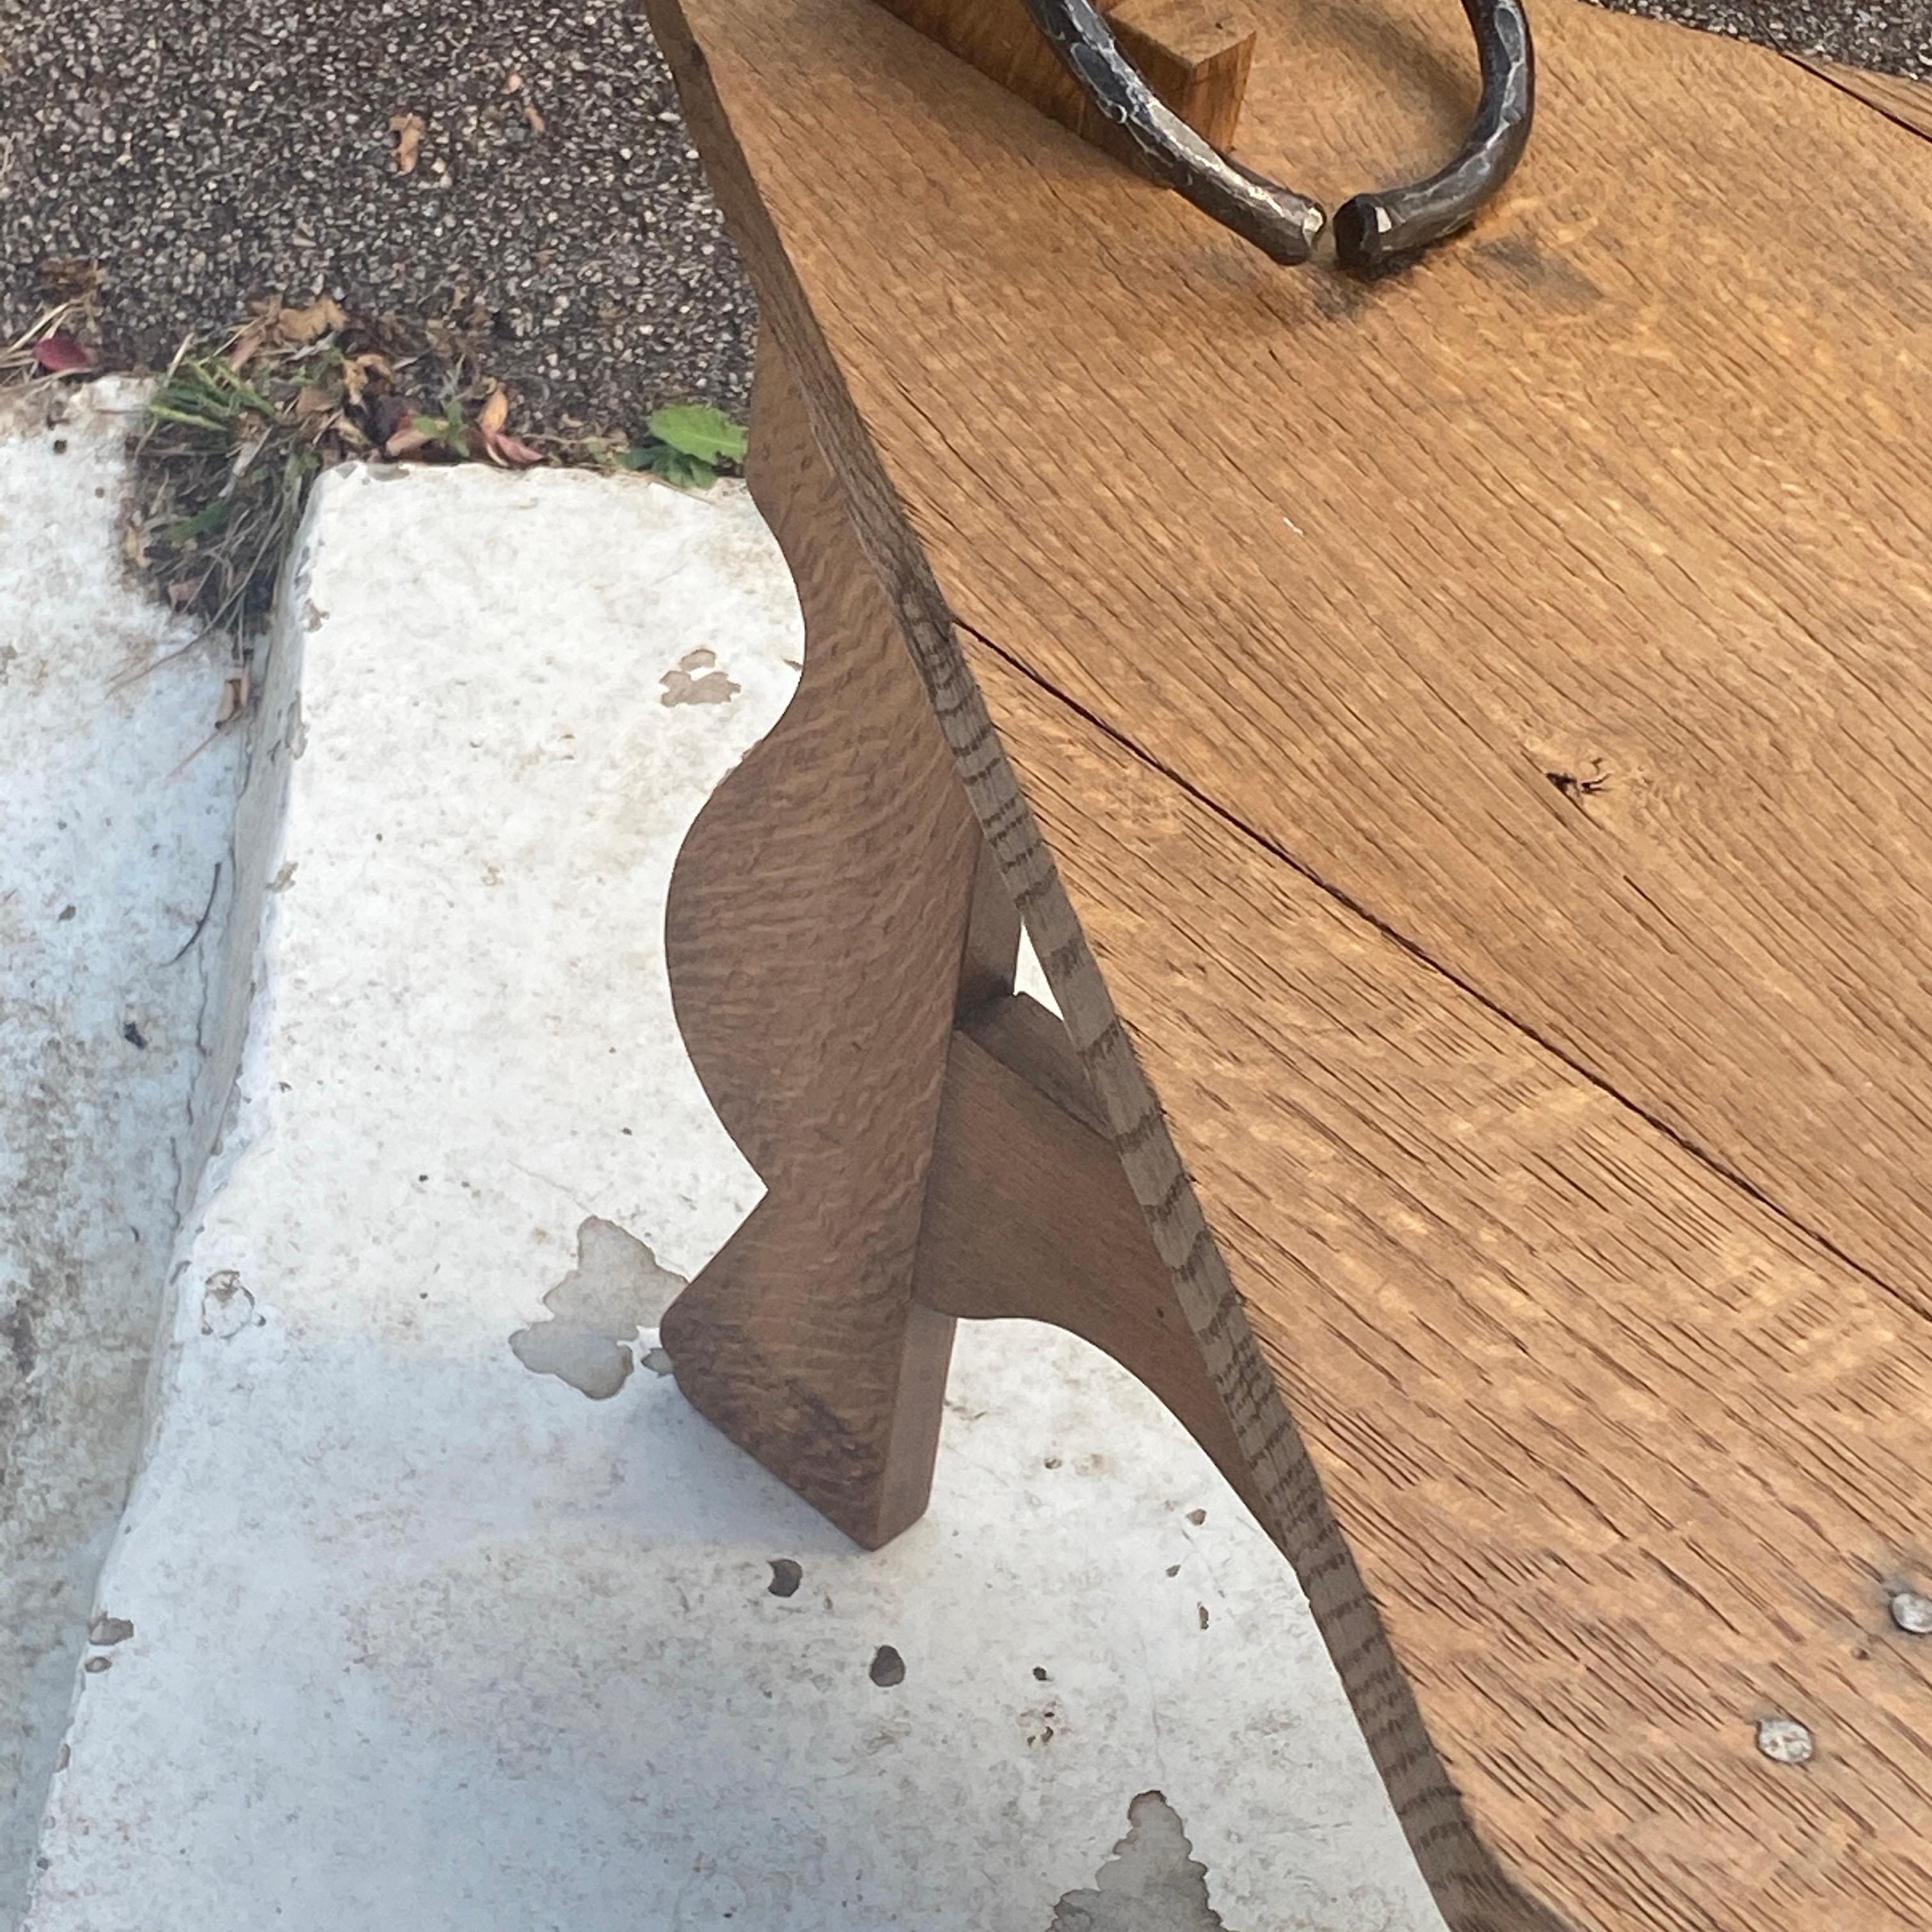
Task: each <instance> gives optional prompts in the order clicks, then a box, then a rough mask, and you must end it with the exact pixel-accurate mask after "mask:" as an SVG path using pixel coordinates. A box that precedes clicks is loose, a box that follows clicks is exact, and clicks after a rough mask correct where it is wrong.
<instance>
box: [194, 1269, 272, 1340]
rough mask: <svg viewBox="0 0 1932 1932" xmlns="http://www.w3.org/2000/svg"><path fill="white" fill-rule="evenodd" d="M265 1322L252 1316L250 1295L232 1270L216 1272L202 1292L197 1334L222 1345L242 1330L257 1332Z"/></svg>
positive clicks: (260, 1316) (253, 1300)
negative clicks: (254, 1329)
mask: <svg viewBox="0 0 1932 1932" xmlns="http://www.w3.org/2000/svg"><path fill="white" fill-rule="evenodd" d="M265 1320H266V1317H265V1316H262V1315H260V1314H258V1313H257V1312H256V1308H255V1298H254V1294H253V1293H252V1292H251V1291H250V1290H249V1289H246V1288H245V1287H243V1286H242V1277H240V1276H239V1274H236V1272H235V1271H234V1270H233V1268H217V1270H216V1271H214V1274H211V1275H210V1276H209V1277H208V1286H206V1287H205V1289H203V1290H202V1296H201V1332H202V1334H204V1335H214V1336H218V1337H220V1339H221V1340H223V1341H224V1342H226V1341H227V1340H229V1339H230V1338H231V1337H234V1336H236V1335H239V1334H241V1332H242V1330H243V1329H245V1328H260V1327H261V1326H262V1325H263V1322H264V1321H265Z"/></svg>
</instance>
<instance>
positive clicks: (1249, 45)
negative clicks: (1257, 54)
mask: <svg viewBox="0 0 1932 1932" xmlns="http://www.w3.org/2000/svg"><path fill="white" fill-rule="evenodd" d="M879 4H880V5H882V6H883V7H885V8H886V10H888V11H889V12H891V13H895V14H897V15H898V17H899V18H900V19H901V20H903V21H904V22H905V23H907V26H912V27H916V28H918V29H919V31H920V32H921V33H922V34H926V36H927V37H928V38H929V39H931V40H935V41H937V42H938V44H939V45H940V46H942V47H944V48H945V49H947V51H948V52H950V53H953V54H956V55H958V56H959V58H960V59H962V60H964V61H966V62H970V63H971V65H973V66H974V67H975V68H977V69H978V70H979V71H980V73H982V74H985V75H986V76H987V77H989V79H991V80H994V81H996V82H997V83H998V84H999V85H1000V86H1001V87H1003V88H1004V89H1007V92H1010V93H1011V94H1013V95H1016V96H1017V97H1018V98H1019V99H1020V100H1022V101H1025V102H1026V103H1027V104H1028V105H1029V106H1030V107H1036V108H1037V109H1038V110H1040V113H1043V114H1046V115H1050V116H1051V117H1052V118H1053V119H1054V120H1055V121H1058V122H1059V123H1060V124H1061V126H1062V127H1070V128H1071V129H1073V131H1074V132H1075V133H1077V134H1079V136H1081V138H1082V139H1084V140H1088V141H1095V142H1100V144H1101V145H1103V146H1106V147H1108V148H1109V149H1110V151H1111V150H1112V149H1113V148H1115V146H1116V145H1118V146H1119V147H1120V149H1121V152H1123V153H1127V152H1129V150H1127V148H1125V145H1124V143H1120V144H1117V143H1116V142H1115V137H1114V136H1113V135H1112V131H1111V130H1109V129H1108V127H1106V123H1105V121H1103V118H1102V117H1101V116H1100V114H1099V113H1097V111H1096V110H1095V109H1094V105H1093V104H1092V103H1091V101H1089V100H1088V98H1087V96H1086V94H1085V92H1084V91H1083V90H1082V89H1081V88H1080V87H1079V86H1078V85H1077V84H1076V83H1075V81H1074V80H1073V77H1072V76H1071V75H1070V74H1068V73H1067V70H1066V68H1064V67H1063V66H1062V65H1061V64H1060V62H1059V59H1058V57H1057V56H1056V55H1055V53H1054V51H1053V49H1052V48H1051V47H1050V46H1048V45H1047V43H1046V37H1044V36H1043V34H1041V32H1040V29H1039V28H1037V27H1036V26H1034V23H1033V17H1032V16H1031V14H1030V13H1028V11H1027V10H1026V5H1025V0H879ZM1100 11H1101V12H1102V13H1104V14H1106V16H1107V17H1108V18H1109V21H1110V23H1112V26H1113V28H1114V31H1115V34H1117V35H1118V37H1119V39H1120V41H1121V48H1122V50H1123V51H1124V52H1125V53H1126V54H1127V56H1128V58H1130V59H1131V60H1133V61H1134V62H1136V64H1137V65H1139V68H1140V71H1141V72H1142V74H1143V75H1144V76H1145V78H1146V80H1147V83H1148V86H1149V87H1151V89H1153V90H1154V92H1155V94H1157V95H1159V97H1160V98H1161V99H1162V100H1163V101H1165V102H1166V104H1168V106H1169V107H1171V108H1172V109H1173V110H1174V111H1175V113H1177V114H1178V115H1180V116H1181V118H1182V120H1184V121H1186V122H1187V124H1188V125H1189V126H1190V127H1193V128H1195V129H1196V130H1198V131H1199V133H1202V134H1204V135H1205V136H1207V138H1208V139H1209V140H1211V141H1213V142H1215V143H1217V145H1220V146H1222V147H1226V146H1227V145H1229V143H1230V142H1232V141H1233V139H1234V138H1235V129H1236V127H1238V124H1239V123H1240V121H1241V100H1242V97H1243V95H1244V93H1245V92H1246V91H1247V81H1248V69H1249V66H1250V63H1251V62H1252V60H1253V55H1254V46H1255V31H1254V28H1253V26H1252V25H1251V24H1250V23H1249V22H1248V21H1247V20H1246V19H1245V18H1244V16H1242V15H1241V13H1239V12H1238V11H1237V10H1235V7H1232V5H1229V4H1228V0H1100Z"/></svg>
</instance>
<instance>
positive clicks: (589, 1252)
mask: <svg viewBox="0 0 1932 1932" xmlns="http://www.w3.org/2000/svg"><path fill="white" fill-rule="evenodd" d="M684 1286H685V1282H684V1278H683V1277H682V1276H681V1275H675V1274H672V1273H671V1272H670V1270H669V1269H668V1268H660V1267H658V1262H657V1257H656V1256H655V1255H653V1254H652V1253H651V1251H650V1250H649V1248H647V1247H646V1246H645V1245H644V1244H643V1242H642V1241H639V1240H638V1239H637V1237H636V1236H635V1235H630V1234H627V1233H625V1231H624V1230H623V1229H622V1228H620V1227H619V1226H617V1224H616V1223H615V1222H614V1221H605V1220H599V1219H598V1217H596V1216H595V1215H592V1217H590V1218H589V1220H586V1222H584V1223H583V1225H582V1226H580V1228H579V1229H577V1266H576V1268H574V1270H573V1271H572V1272H571V1273H570V1274H567V1275H565V1277H564V1278H563V1279H562V1280H561V1281H560V1282H559V1283H557V1285H556V1287H554V1288H553V1289H551V1290H550V1292H549V1293H548V1294H547V1295H545V1296H544V1307H546V1308H547V1309H548V1310H550V1319H549V1320H548V1321H547V1322H535V1323H533V1324H532V1325H531V1326H530V1327H529V1328H519V1329H518V1330H517V1332H516V1333H515V1334H514V1335H512V1336H511V1337H510V1347H511V1350H512V1351H513V1352H514V1354H515V1355H516V1358H517V1361H520V1362H521V1363H522V1364H523V1367H525V1368H526V1369H528V1370H529V1371H530V1372H531V1373H532V1374H533V1375H539V1376H556V1378H557V1379H558V1380H559V1381H560V1382H568V1384H569V1385H571V1388H574V1389H575V1390H577V1391H579V1393H580V1394H583V1395H587V1396H588V1397H589V1398H590V1399H591V1400H592V1402H604V1401H607V1400H608V1399H609V1398H610V1397H612V1396H613V1395H615V1394H616V1393H617V1391H619V1389H620V1388H622V1387H623V1386H624V1385H625V1382H628V1381H629V1380H630V1379H631V1344H632V1343H634V1342H635V1341H636V1340H637V1336H638V1334H639V1332H640V1331H642V1330H643V1329H646V1328H655V1326H656V1325H657V1320H658V1316H661V1314H663V1313H664V1310H666V1309H667V1308H668V1307H670V1304H671V1303H672V1302H673V1301H675V1300H676V1298H677V1296H678V1295H679V1294H680V1293H681V1292H682V1290H683V1289H684Z"/></svg>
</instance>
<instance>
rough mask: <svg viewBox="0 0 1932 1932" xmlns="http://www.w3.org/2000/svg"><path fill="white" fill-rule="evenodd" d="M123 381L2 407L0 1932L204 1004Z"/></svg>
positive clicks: (193, 862) (178, 701) (172, 729)
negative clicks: (127, 574)
mask: <svg viewBox="0 0 1932 1932" xmlns="http://www.w3.org/2000/svg"><path fill="white" fill-rule="evenodd" d="M138 403H139V391H138V390H137V389H135V388H133V386H130V385H128V384H126V383H120V382H110V383H100V384H97V385H95V386H91V387H89V388H86V389H82V390H80V391H79V392H77V393H74V394H72V395H68V396H65V397H53V396H49V395H48V393H47V392H46V391H45V390H44V389H41V390H38V391H34V392H24V393H23V392H18V391H17V392H14V393H13V395H10V396H9V397H6V398H0V1924H12V1923H13V1921H14V1919H15V1918H16V1916H17V1914H18V1912H19V1911H20V1909H21V1907H22V1906H23V1903H24V1900H25V1894H26V1874H27V1871H28V1867H29V1864H30V1863H31V1854H32V1849H33V1844H34V1833H35V1831H36V1829H37V1825H38V1822H39V1819H40V1810H41V1806H42V1803H43V1800H44V1798H45V1796H46V1787H47V1781H48V1780H49V1778H50V1777H51V1776H52V1771H53V1765H54V1758H55V1752H56V1750H57V1749H58V1745H59V1743H60V1741H61V1736H62V1732H63V1730H65V1726H66V1722H67V1715H68V1706H69V1703H70V1702H71V1697H72V1694H73V1686H74V1673H75V1667H76V1665H77V1663H78V1661H79V1659H80V1654H81V1651H82V1649H83V1646H84V1644H85V1643H86V1623H87V1615H88V1607H89V1604H90V1602H91V1601H92V1597H93V1595H94V1586H95V1577H96V1574H97V1573H98V1570H99V1568H100V1565H101V1559H102V1557H103V1556H104V1554H105V1553H106V1550H107V1546H108V1544H109V1542H110V1540H111V1538H112V1535H113V1529H114V1526H115V1522H116V1520H117V1519H118V1516H119V1514H120V1510H121V1504H122V1502H123V1501H124V1498H125V1496H126V1493H127V1484H128V1481H129V1479H130V1477H131V1476H132V1475H133V1469H134V1463H135V1457H136V1451H137V1448H138V1447H139V1440H140V1430H141V1414H142V1389H143V1385H144V1384H145V1380H146V1376H147V1370H148V1360H149V1358H150V1355H151V1352H152V1349H153V1346H154V1334H155V1328H156V1324H157V1318H158V1316H159V1314H160V1308H161V1304H162V1299H163V1290H164V1289H165V1286H166V1281H167V1276H168V1270H169V1257H170V1253H171V1250H172V1244H173V1240H174V1235H175V1229H176V1226H177V1221H178V1209H177V1196H178V1195H181V1194H182V1193H183V1191H184V1190H185V1196H191V1195H192V1193H193V1185H194V1179H195V1175H196V1170H197V1168H198V1164H199V1151H200V1149H201V1148H202V1143H203V1136H202V1133H200V1132H199V1131H198V1130H197V1128H196V1124H195V1123H194V1122H193V1120H192V1118H191V1114H192V1110H193V1099H194V1087H195V1082H196V1077H197V1074H198V1073H199V1070H200V1068H201V1067H202V1046H203V1044H204V1040H203V1034H204V1029H205V1027H206V1025H207V1023H208V1019H209V1016H210V1014H211V1009H213V1008H215V1007H220V1005H221V1004H223V1003H222V1001H221V998H220V992H219V988H220V980H221V977H222V967H223V953H222V943H223V935H224V932H225V931H226V915H227V908H228V903H229V891H228V889H227V888H228V886H229V885H230V884H232V879H231V878H230V877H229V874H228V873H227V872H226V869H225V868H224V869H223V873H222V876H221V877H220V879H217V868H218V867H222V866H223V861H224V859H225V858H226V852H227V844H228V838H229V826H230V822H231V820H232V819H233V814H234V810H235V794H236V787H237V784H238V782H239V772H240V768H241V763H242V757H243V755H244V748H243V745H242V739H241V738H240V737H239V736H224V737H223V739H220V741H219V742H210V738H211V732H212V730H213V727H214V720H215V718H216V715H217V707H218V705H219V701H220V694H221V687H222V684H223V679H224V678H225V676H226V673H227V671H228V669H229V664H228V655H227V651H226V646H225V644H224V643H222V642H220V640H209V641H208V642H206V643H203V644H202V645H200V646H198V647H192V648H191V647H190V645H191V640H193V636H194V631H193V628H192V627H191V626H190V625H188V624H187V623H185V622H182V621H181V620H178V619H172V618H170V617H169V616H167V615H166V614H165V613H163V612H162V611H161V610H159V609H157V607H156V606H155V605H154V603H153V601H151V598H149V597H148V595H147V594H146V592H145V591H144V590H143V589H141V588H140V587H139V586H137V585H136V584H134V583H132V582H130V581H128V580H125V579H124V575H123V572H122V569H121V547H120V535H119V531H118V528H117V527H116V522H117V519H118V516H119V514H120V511H121V493H122V488H123V485H124V478H125V461H124V443H125V440H126V435H127V427H128V424H129V422H130V420H131V416H130V412H131V411H133V410H134V409H135V408H136V407H137V405H138ZM50 409H51V410H52V411H53V412H54V413H55V419H53V420H49V410H50ZM175 652H179V653H181V655H170V654H172V653H175ZM204 910H205V911H206V913H208V918H207V919H206V922H205V924H203V925H202V927H201V929H200V932H199V936H198V937H196V936H194V935H195V934H196V922H197V921H198V920H199V919H201V917H202V913H203V912H204ZM210 1125H211V1124H210ZM180 1205H181V1207H185V1206H186V1205H187V1199H186V1198H183V1199H181V1202H180Z"/></svg>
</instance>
